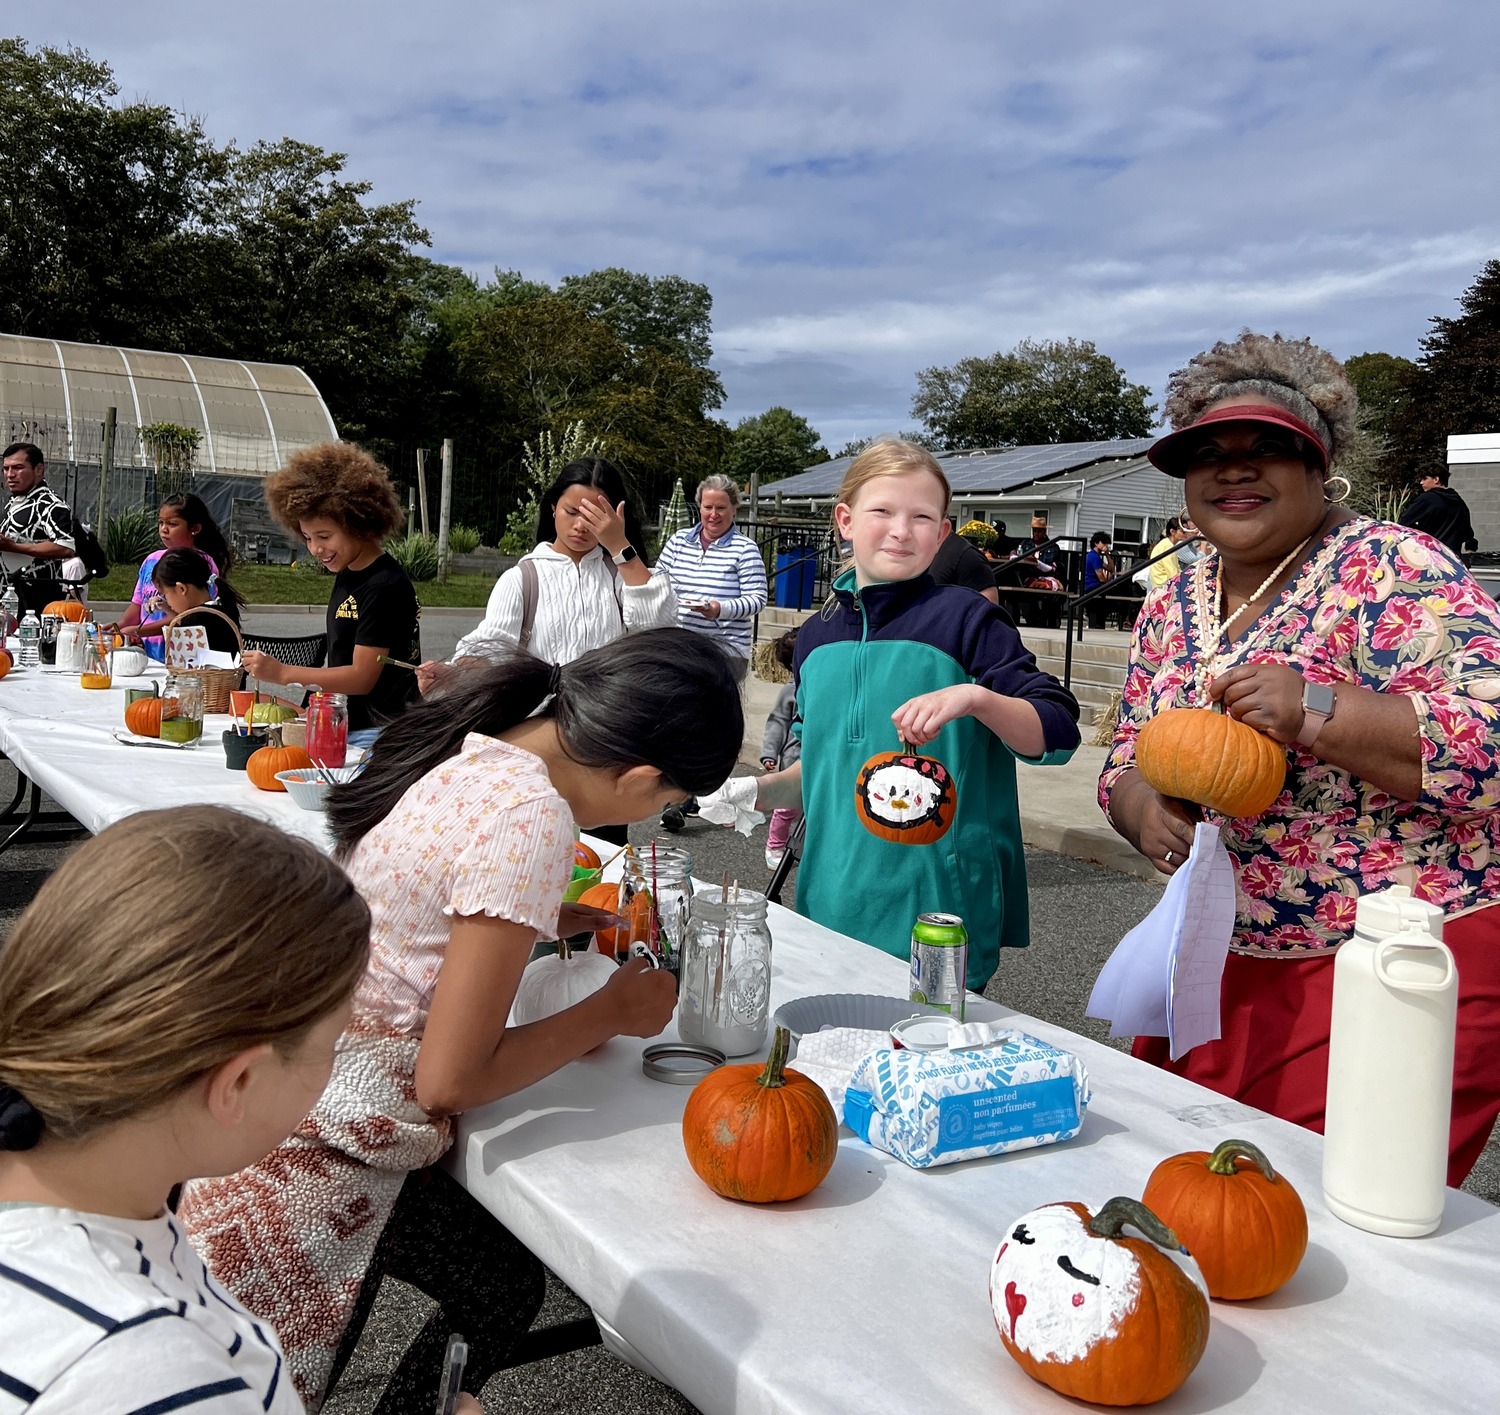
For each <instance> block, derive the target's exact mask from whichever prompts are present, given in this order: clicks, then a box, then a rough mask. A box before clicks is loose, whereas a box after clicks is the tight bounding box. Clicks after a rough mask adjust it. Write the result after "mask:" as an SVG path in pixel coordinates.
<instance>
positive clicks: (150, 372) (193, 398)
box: [0, 334, 338, 477]
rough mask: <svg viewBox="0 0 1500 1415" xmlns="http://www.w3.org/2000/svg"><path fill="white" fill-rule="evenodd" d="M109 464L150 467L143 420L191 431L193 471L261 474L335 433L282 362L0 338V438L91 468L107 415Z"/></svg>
mask: <svg viewBox="0 0 1500 1415" xmlns="http://www.w3.org/2000/svg"><path fill="white" fill-rule="evenodd" d="M111 407H113V408H114V409H115V410H116V419H117V424H118V428H119V433H118V435H117V442H116V451H115V463H116V465H129V464H131V463H132V462H141V464H142V465H145V464H146V462H147V461H149V457H148V455H147V452H146V449H145V448H144V447H143V446H142V445H141V443H140V439H139V437H138V436H137V434H138V432H139V429H140V428H142V427H146V426H149V425H150V424H152V423H161V422H167V423H176V424H178V425H179V426H181V427H190V428H196V429H197V430H198V431H199V432H200V433H201V434H202V436H203V440H202V442H201V443H200V445H199V448H198V454H197V464H198V470H199V471H200V472H204V473H207V474H209V475H211V476H212V475H219V476H225V475H229V476H236V475H238V476H257V477H261V476H264V475H265V474H266V473H268V472H273V471H275V470H276V468H277V467H279V466H281V465H282V463H283V462H285V460H286V459H287V457H288V456H289V455H290V454H291V453H292V452H295V451H297V450H298V449H299V448H302V447H307V446H310V445H311V444H313V443H315V442H325V441H327V440H328V439H330V438H336V437H337V436H338V429H337V428H336V427H335V426H334V422H333V418H332V416H331V415H330V413H329V411H328V407H327V405H326V404H325V403H324V402H323V397H322V394H320V393H319V392H318V390H317V387H316V386H315V385H314V384H313V381H312V380H311V379H310V378H309V377H308V376H307V375H306V374H305V373H303V371H302V370H301V369H300V368H295V367H293V366H292V365H290V364H262V363H249V362H241V361H240V360H238V359H210V358H202V357H199V356H198V355H195V354H165V353H152V352H149V351H147V350H144V349H124V348H120V347H118V346H116V345H112V344H74V343H68V342H65V341H63V340H59V339H39V338H32V337H28V336H24V335H18V334H0V432H3V433H4V435H5V440H6V441H7V442H11V441H22V440H24V441H30V442H36V443H37V444H38V445H39V446H40V447H41V448H42V451H43V452H44V453H45V454H46V456H47V459H48V461H54V460H55V461H59V462H97V461H98V458H99V448H100V444H101V440H102V428H103V424H104V416H105V412H106V410H107V409H109V408H111Z"/></svg>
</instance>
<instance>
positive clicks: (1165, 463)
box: [1146, 403, 1328, 477]
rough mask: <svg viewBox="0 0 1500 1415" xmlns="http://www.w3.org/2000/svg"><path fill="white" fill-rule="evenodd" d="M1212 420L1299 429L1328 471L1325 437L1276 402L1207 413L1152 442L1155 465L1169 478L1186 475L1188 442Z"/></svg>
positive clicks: (1234, 406)
mask: <svg viewBox="0 0 1500 1415" xmlns="http://www.w3.org/2000/svg"><path fill="white" fill-rule="evenodd" d="M1209 423H1270V424H1271V425H1272V426H1274V427H1279V428H1284V429H1285V430H1286V431H1287V432H1295V433H1296V434H1297V435H1298V436H1299V437H1305V438H1306V439H1307V441H1308V443H1309V444H1310V445H1311V448H1312V450H1313V451H1314V452H1316V453H1317V454H1318V460H1319V461H1320V462H1321V463H1322V467H1321V469H1320V470H1322V471H1325V472H1326V471H1327V470H1328V451H1327V449H1326V448H1325V447H1324V446H1323V439H1322V438H1320V437H1319V436H1318V434H1317V433H1315V432H1314V431H1313V430H1312V428H1310V427H1309V426H1308V425H1307V424H1306V423H1305V422H1303V421H1302V419H1301V418H1299V417H1298V416H1297V415H1296V414H1295V413H1289V412H1287V410H1286V409H1285V408H1278V407H1277V406H1276V405H1275V404H1274V403H1237V404H1231V405H1230V406H1229V407H1226V408H1214V409H1212V410H1211V411H1209V412H1207V413H1204V415H1203V416H1202V417H1201V418H1199V419H1198V421H1197V422H1195V423H1192V424H1190V425H1189V426H1188V427H1182V428H1178V429H1177V431H1176V432H1169V433H1168V434H1167V435H1166V436H1165V437H1161V438H1158V439H1157V440H1156V441H1155V442H1154V443H1152V444H1151V446H1150V448H1148V449H1147V452H1146V456H1147V457H1148V458H1149V459H1150V461H1151V465H1152V466H1153V467H1156V468H1158V469H1159V470H1160V471H1163V472H1165V473H1166V474H1167V475H1168V476H1169V477H1180V476H1185V475H1186V473H1185V472H1184V471H1183V469H1182V458H1183V456H1184V454H1185V452H1186V450H1187V449H1186V446H1185V445H1184V444H1186V443H1187V442H1189V441H1190V440H1191V439H1192V437H1193V434H1194V433H1196V432H1198V431H1199V430H1200V429H1201V428H1203V427H1205V426H1206V425H1207V424H1209Z"/></svg>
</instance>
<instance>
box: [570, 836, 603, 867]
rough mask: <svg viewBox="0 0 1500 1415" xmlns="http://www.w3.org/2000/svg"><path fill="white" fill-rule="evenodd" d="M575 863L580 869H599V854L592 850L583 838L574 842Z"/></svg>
mask: <svg viewBox="0 0 1500 1415" xmlns="http://www.w3.org/2000/svg"><path fill="white" fill-rule="evenodd" d="M573 864H574V866H575V867H576V868H578V869H584V870H597V869H598V868H599V867H600V866H599V856H598V854H597V853H596V852H595V851H593V850H590V849H589V847H588V846H587V845H585V844H584V843H583V841H581V840H575V841H574V842H573Z"/></svg>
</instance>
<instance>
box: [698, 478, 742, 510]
mask: <svg viewBox="0 0 1500 1415" xmlns="http://www.w3.org/2000/svg"><path fill="white" fill-rule="evenodd" d="M705 491H722V492H723V493H724V495H725V496H727V497H728V498H729V504H730V505H731V506H733V507H735V508H736V509H738V507H739V504H740V489H739V487H738V485H737V484H736V483H735V481H734V480H733V478H731V477H726V476H721V475H720V474H719V473H718V472H715V473H714V474H713V475H712V476H708V477H704V478H703V480H702V481H701V482H699V483H698V489H697V491H695V492H694V493H693V500H694V502H696V503H697V504H698V505H699V506H701V505H703V493H704V492H705Z"/></svg>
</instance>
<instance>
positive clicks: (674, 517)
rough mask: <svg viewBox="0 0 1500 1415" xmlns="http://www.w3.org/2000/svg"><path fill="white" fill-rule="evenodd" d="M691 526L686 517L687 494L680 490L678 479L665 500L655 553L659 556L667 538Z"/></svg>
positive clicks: (690, 521)
mask: <svg viewBox="0 0 1500 1415" xmlns="http://www.w3.org/2000/svg"><path fill="white" fill-rule="evenodd" d="M692 524H693V522H692V518H691V517H690V516H689V515H688V503H687V493H686V492H685V491H684V490H683V489H682V478H681V477H678V478H677V480H676V481H675V482H674V483H673V484H672V494H671V496H669V497H668V498H667V505H666V508H665V509H664V510H663V511H662V513H661V526H660V529H659V531H658V534H657V537H656V553H657V554H658V555H660V554H661V548H662V546H664V545H665V544H666V543H667V537H668V536H672V535H676V534H677V532H678V531H685V530H687V528H688V527H689V526H690V525H692Z"/></svg>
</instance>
